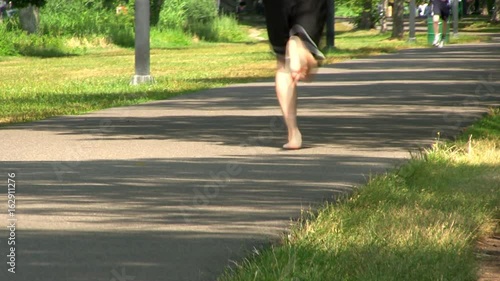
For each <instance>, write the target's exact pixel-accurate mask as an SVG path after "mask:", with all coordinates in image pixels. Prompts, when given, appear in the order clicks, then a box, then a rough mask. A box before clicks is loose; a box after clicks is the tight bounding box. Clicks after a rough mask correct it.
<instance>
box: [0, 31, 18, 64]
mask: <svg viewBox="0 0 500 281" xmlns="http://www.w3.org/2000/svg"><path fill="white" fill-rule="evenodd" d="M17 33H19V32H15V31H9V30H8V29H7V24H5V23H3V24H1V23H0V34H2V36H0V56H12V55H16V54H18V52H17V51H16V47H15V46H14V40H15V39H16V38H17V37H18V35H17Z"/></svg>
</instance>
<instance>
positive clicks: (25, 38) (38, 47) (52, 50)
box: [14, 32, 70, 57]
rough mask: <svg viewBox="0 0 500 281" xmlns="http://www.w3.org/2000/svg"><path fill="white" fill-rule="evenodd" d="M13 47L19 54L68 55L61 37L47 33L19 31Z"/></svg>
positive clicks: (40, 55) (41, 55)
mask: <svg viewBox="0 0 500 281" xmlns="http://www.w3.org/2000/svg"><path fill="white" fill-rule="evenodd" d="M19 35H20V36H18V37H17V38H16V41H15V42H14V47H15V49H16V51H17V52H18V53H19V54H20V55H24V56H34V57H60V56H66V55H69V54H70V52H69V51H67V50H66V48H65V46H64V42H63V39H62V38H57V37H51V36H47V35H35V34H29V35H28V34H26V33H24V32H23V33H19Z"/></svg>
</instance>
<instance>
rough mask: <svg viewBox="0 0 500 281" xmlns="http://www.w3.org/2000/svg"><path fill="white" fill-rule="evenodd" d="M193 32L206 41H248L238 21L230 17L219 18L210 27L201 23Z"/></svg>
mask: <svg viewBox="0 0 500 281" xmlns="http://www.w3.org/2000/svg"><path fill="white" fill-rule="evenodd" d="M193 32H194V33H195V34H196V35H198V36H199V37H200V38H202V39H203V40H206V41H214V42H241V41H243V40H245V39H246V34H245V32H244V31H243V30H242V29H241V28H240V26H239V25H238V21H237V20H236V19H235V18H234V17H230V16H221V17H217V18H215V19H214V20H213V21H212V23H211V24H209V25H207V24H203V23H199V24H198V25H197V26H196V28H195V29H194V30H193Z"/></svg>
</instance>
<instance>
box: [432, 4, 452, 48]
mask: <svg viewBox="0 0 500 281" xmlns="http://www.w3.org/2000/svg"><path fill="white" fill-rule="evenodd" d="M432 6H433V8H432V10H433V12H434V15H433V16H432V21H433V24H434V41H433V42H432V45H433V46H435V47H439V48H442V47H443V45H444V41H445V40H446V31H447V30H448V17H449V16H450V2H449V0H432ZM440 20H442V22H443V24H442V33H440V32H439V21H440Z"/></svg>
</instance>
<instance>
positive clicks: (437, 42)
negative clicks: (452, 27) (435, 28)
mask: <svg viewBox="0 0 500 281" xmlns="http://www.w3.org/2000/svg"><path fill="white" fill-rule="evenodd" d="M441 41H442V40H441V34H437V35H436V36H435V37H434V42H432V46H434V47H438V46H439V43H440V42H441Z"/></svg>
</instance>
